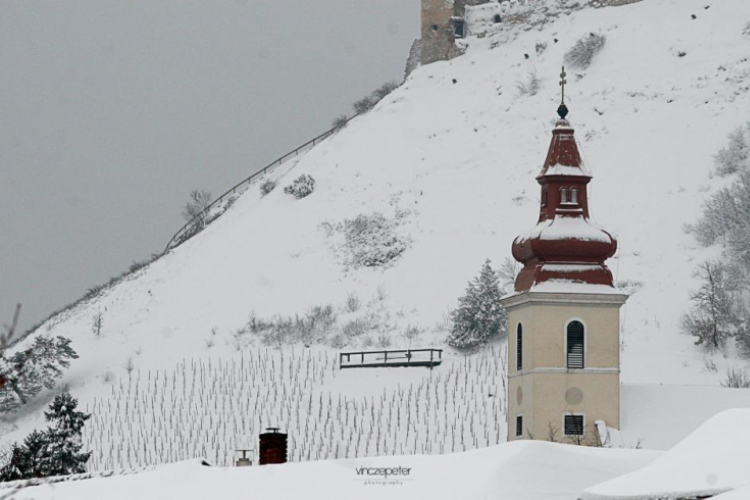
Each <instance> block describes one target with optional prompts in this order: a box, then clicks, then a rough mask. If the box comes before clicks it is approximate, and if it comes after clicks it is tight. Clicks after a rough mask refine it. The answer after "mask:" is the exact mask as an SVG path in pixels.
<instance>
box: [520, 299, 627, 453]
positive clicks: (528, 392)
mask: <svg viewBox="0 0 750 500" xmlns="http://www.w3.org/2000/svg"><path fill="white" fill-rule="evenodd" d="M546 297H547V299H550V298H553V299H554V301H556V302H557V303H550V302H548V301H545V300H537V301H532V302H526V303H523V304H506V307H507V308H508V312H509V316H508V333H509V335H508V353H509V356H508V358H509V360H508V374H509V384H508V440H515V439H517V437H516V435H515V424H516V415H518V414H522V415H523V420H524V436H523V438H524V439H529V438H530V437H533V438H534V439H549V437H550V426H552V428H553V429H554V431H556V439H557V440H563V441H565V440H566V439H565V438H564V436H563V428H562V426H563V415H564V414H566V413H576V414H584V415H585V418H584V420H585V425H586V436H585V440H584V441H585V442H586V443H587V444H595V442H596V438H595V432H594V422H595V421H596V420H604V421H605V422H606V423H607V425H609V426H610V427H614V428H619V425H620V400H619V391H620V377H619V366H620V348H619V346H620V314H619V311H620V307H621V303H622V302H624V300H625V297H624V296H621V297H620V298H619V299H615V300H613V299H612V298H605V299H601V298H597V297H596V296H593V295H592V296H589V297H588V298H587V299H585V300H582V299H581V298H580V297H577V298H574V297H573V296H570V295H564V294H555V295H554V296H553V295H552V294H548V295H547V296H546ZM600 299H601V300H603V301H604V302H605V303H598V301H599V300H600ZM570 302H574V303H570ZM572 320H578V321H581V322H582V323H583V324H584V326H585V337H584V342H585V344H584V346H585V350H584V369H583V370H568V369H567V368H566V346H565V338H566V326H567V323H568V322H570V321H572ZM519 322H520V323H521V324H522V325H523V370H522V371H521V372H518V371H517V370H516V328H517V325H518V323H519ZM519 387H520V388H521V391H522V398H521V399H519V397H518V390H519ZM574 388H577V389H579V390H580V391H581V393H582V395H583V399H582V401H580V402H574V403H571V402H570V401H566V392H567V391H568V390H569V389H574Z"/></svg>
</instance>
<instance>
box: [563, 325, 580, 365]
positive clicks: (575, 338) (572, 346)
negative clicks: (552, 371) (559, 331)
mask: <svg viewBox="0 0 750 500" xmlns="http://www.w3.org/2000/svg"><path fill="white" fill-rule="evenodd" d="M566 330H567V331H566V332H565V334H566V342H565V345H566V349H567V361H568V363H567V366H568V369H582V368H583V367H584V359H583V358H584V340H585V339H584V336H585V329H584V326H583V323H581V322H580V321H571V322H570V323H568V327H567V329H566Z"/></svg>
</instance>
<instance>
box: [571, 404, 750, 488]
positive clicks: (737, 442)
mask: <svg viewBox="0 0 750 500" xmlns="http://www.w3.org/2000/svg"><path fill="white" fill-rule="evenodd" d="M693 403H695V404H700V401H695V402H693ZM748 450H750V409H748V408H743V409H733V410H727V411H724V412H722V413H719V414H718V415H716V416H714V417H713V418H711V419H709V420H708V421H707V422H706V423H704V424H703V425H702V426H701V427H700V428H698V429H697V430H696V431H695V432H693V433H692V434H691V435H690V436H688V437H687V438H685V439H684V440H683V441H682V442H680V443H679V444H677V445H676V446H675V447H673V448H672V449H671V450H669V451H668V452H666V453H664V455H662V456H661V457H660V458H658V459H656V460H655V461H654V462H653V463H651V464H650V465H648V466H646V467H644V468H643V469H641V470H638V471H635V472H631V473H630V474H626V475H624V476H622V477H618V478H615V479H612V480H609V481H607V482H605V483H602V484H599V485H596V486H594V487H591V488H588V489H587V490H585V492H584V493H583V494H582V495H581V499H582V500H631V499H632V500H651V499H679V498H696V497H709V496H713V495H718V494H720V493H724V492H727V491H731V490H733V489H736V488H740V487H744V486H748V485H750V459H749V453H750V452H749V451H748Z"/></svg>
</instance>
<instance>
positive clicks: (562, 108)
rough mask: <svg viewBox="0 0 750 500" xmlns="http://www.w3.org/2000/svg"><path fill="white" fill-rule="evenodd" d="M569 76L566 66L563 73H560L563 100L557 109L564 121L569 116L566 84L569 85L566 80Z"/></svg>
mask: <svg viewBox="0 0 750 500" xmlns="http://www.w3.org/2000/svg"><path fill="white" fill-rule="evenodd" d="M566 76H568V75H567V73H565V66H563V67H562V73H560V88H561V89H562V100H561V101H560V107H558V108H557V114H558V115H560V118H562V119H563V120H564V119H565V117H566V116H568V107H567V106H566V105H565V84H566V83H568V80H566V79H565V77H566Z"/></svg>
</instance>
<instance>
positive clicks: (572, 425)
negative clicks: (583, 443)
mask: <svg viewBox="0 0 750 500" xmlns="http://www.w3.org/2000/svg"><path fill="white" fill-rule="evenodd" d="M565 435H566V436H583V415H565Z"/></svg>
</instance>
